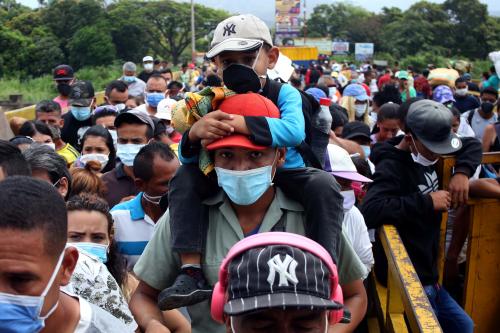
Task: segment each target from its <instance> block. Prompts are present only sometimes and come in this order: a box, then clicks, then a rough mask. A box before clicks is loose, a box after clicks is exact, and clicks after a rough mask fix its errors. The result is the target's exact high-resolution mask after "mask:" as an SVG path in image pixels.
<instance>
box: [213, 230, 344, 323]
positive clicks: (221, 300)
mask: <svg viewBox="0 0 500 333" xmlns="http://www.w3.org/2000/svg"><path fill="white" fill-rule="evenodd" d="M268 245H289V246H293V247H296V248H299V249H301V250H305V251H307V252H310V253H311V254H313V255H315V256H316V257H318V258H320V259H321V260H322V261H323V263H325V264H326V266H327V267H328V270H329V271H330V290H331V295H330V299H331V300H333V301H335V302H337V303H339V304H343V303H344V298H343V296H342V288H341V287H340V285H339V284H338V275H337V267H336V266H335V264H334V263H333V260H332V258H331V257H330V254H328V252H327V251H326V250H325V249H324V248H323V247H322V246H321V245H319V244H318V243H316V242H315V241H313V240H312V239H309V238H306V237H304V236H301V235H298V234H293V233H288V232H264V233H260V234H256V235H253V236H250V237H247V238H245V239H242V240H241V241H239V242H238V243H236V244H235V245H234V246H233V247H232V248H231V249H230V250H229V252H228V254H227V255H226V257H225V258H224V261H223V262H222V264H221V267H220V269H219V282H217V283H216V284H215V287H214V290H213V294H212V305H211V313H212V318H213V319H214V320H215V321H217V322H219V323H222V324H223V323H224V304H225V303H226V288H227V275H228V271H227V269H228V266H229V263H230V262H231V261H232V260H233V259H234V258H235V257H236V256H238V255H240V254H242V253H243V252H245V251H248V250H250V249H252V248H256V247H264V246H268ZM343 315H344V310H343V309H340V310H333V311H330V317H329V323H330V324H336V323H338V322H339V321H340V320H341V319H342V318H343Z"/></svg>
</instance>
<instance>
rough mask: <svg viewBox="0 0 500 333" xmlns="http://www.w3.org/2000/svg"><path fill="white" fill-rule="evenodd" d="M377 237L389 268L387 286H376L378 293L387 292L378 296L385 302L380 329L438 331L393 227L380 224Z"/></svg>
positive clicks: (435, 319)
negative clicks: (381, 296)
mask: <svg viewBox="0 0 500 333" xmlns="http://www.w3.org/2000/svg"><path fill="white" fill-rule="evenodd" d="M379 236H380V240H381V243H382V246H383V248H384V252H385V255H386V257H387V265H388V269H389V271H388V278H387V289H385V288H383V287H381V286H377V289H378V291H377V292H378V293H381V292H384V291H386V292H387V296H386V297H383V298H382V299H385V302H386V311H385V313H384V315H385V318H384V331H385V332H397V333H400V332H414V333H416V332H422V333H431V332H433V333H434V332H442V330H441V326H440V325H439V322H438V320H437V318H436V316H435V315H434V311H433V310H432V307H431V304H430V303H429V300H428V298H427V295H426V294H425V291H424V289H423V287H422V284H421V283H420V280H419V278H418V275H417V272H416V271H415V269H414V268H413V265H412V263H411V260H410V257H409V256H408V253H407V252H406V249H405V247H404V245H403V242H402V241H401V238H400V237H399V233H398V232H397V230H396V228H395V227H394V226H392V225H384V226H383V227H382V228H380V231H379ZM384 289H385V290H384ZM405 318H406V320H405ZM406 322H408V326H407V324H406Z"/></svg>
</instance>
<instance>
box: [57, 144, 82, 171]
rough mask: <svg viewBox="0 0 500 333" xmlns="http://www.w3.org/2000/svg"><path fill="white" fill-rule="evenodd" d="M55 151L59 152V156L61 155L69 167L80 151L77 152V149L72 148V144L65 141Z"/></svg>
mask: <svg viewBox="0 0 500 333" xmlns="http://www.w3.org/2000/svg"><path fill="white" fill-rule="evenodd" d="M57 153H58V154H59V156H62V157H63V158H64V159H65V160H66V163H67V164H68V167H70V166H71V165H72V164H73V163H74V162H75V161H76V159H77V158H78V157H80V153H79V152H78V150H76V149H75V148H73V146H72V145H70V144H69V143H67V144H66V145H65V146H64V147H62V148H61V149H59V150H57Z"/></svg>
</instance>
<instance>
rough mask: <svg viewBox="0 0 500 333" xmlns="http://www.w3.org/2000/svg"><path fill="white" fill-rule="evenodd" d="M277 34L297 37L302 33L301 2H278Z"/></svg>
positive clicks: (282, 0)
mask: <svg viewBox="0 0 500 333" xmlns="http://www.w3.org/2000/svg"><path fill="white" fill-rule="evenodd" d="M275 19H276V34H278V35H284V37H285V36H286V37H297V36H298V35H299V33H300V28H301V25H300V0H276V11H275Z"/></svg>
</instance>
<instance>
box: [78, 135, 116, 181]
mask: <svg viewBox="0 0 500 333" xmlns="http://www.w3.org/2000/svg"><path fill="white" fill-rule="evenodd" d="M89 136H98V137H101V138H103V139H104V141H105V142H106V147H108V149H109V156H108V164H106V167H105V168H104V169H102V173H105V172H108V171H111V170H113V169H114V168H115V164H116V149H115V145H114V143H113V137H112V136H111V134H110V133H109V131H108V130H107V129H106V128H104V127H102V126H100V125H95V126H92V127H91V128H89V129H88V130H87V131H86V132H85V134H83V137H82V140H81V149H83V145H84V144H85V140H87V138H88V137H89Z"/></svg>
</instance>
